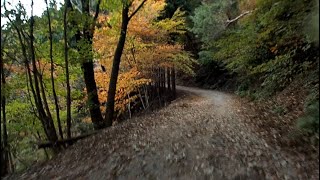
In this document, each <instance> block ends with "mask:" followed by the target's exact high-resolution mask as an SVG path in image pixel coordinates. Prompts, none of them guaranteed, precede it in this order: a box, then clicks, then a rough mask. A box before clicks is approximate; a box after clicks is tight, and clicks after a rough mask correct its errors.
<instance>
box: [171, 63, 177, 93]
mask: <svg viewBox="0 0 320 180" xmlns="http://www.w3.org/2000/svg"><path fill="white" fill-rule="evenodd" d="M171 83H172V96H173V99H176V97H177V92H176V71H175V67H172V69H171Z"/></svg>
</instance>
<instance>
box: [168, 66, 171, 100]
mask: <svg viewBox="0 0 320 180" xmlns="http://www.w3.org/2000/svg"><path fill="white" fill-rule="evenodd" d="M170 79H171V78H170V68H167V84H168V92H169V94H170V93H171V82H170Z"/></svg>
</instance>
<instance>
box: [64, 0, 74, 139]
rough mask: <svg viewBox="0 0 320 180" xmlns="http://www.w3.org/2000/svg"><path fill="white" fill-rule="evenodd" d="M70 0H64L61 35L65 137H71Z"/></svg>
mask: <svg viewBox="0 0 320 180" xmlns="http://www.w3.org/2000/svg"><path fill="white" fill-rule="evenodd" d="M70 6H71V2H70V0H66V1H65V9H64V13H63V36H64V62H65V66H66V84H67V120H66V121H67V138H68V139H70V138H71V88H70V75H69V60H68V35H67V28H68V27H67V14H68V9H69V8H70V9H71V8H72V6H71V7H70Z"/></svg>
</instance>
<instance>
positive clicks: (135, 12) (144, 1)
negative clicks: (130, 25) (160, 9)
mask: <svg viewBox="0 0 320 180" xmlns="http://www.w3.org/2000/svg"><path fill="white" fill-rule="evenodd" d="M146 2H147V0H143V1H142V3H141V4H140V5H139V6H138V7H137V9H136V10H135V11H134V12H133V13H132V14H131V15H130V16H129V21H130V19H131V18H132V17H133V16H134V15H136V14H137V12H138V11H139V10H140V9H141V8H142V6H143V5H144V3H146Z"/></svg>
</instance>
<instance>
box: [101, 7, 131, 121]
mask: <svg viewBox="0 0 320 180" xmlns="http://www.w3.org/2000/svg"><path fill="white" fill-rule="evenodd" d="M123 6H124V7H123V9H122V25H121V32H120V38H119V42H118V45H117V48H116V51H115V54H114V59H113V64H112V70H111V77H110V83H109V91H108V99H107V110H106V125H107V127H108V126H112V121H113V116H114V104H115V96H116V90H117V81H118V75H119V67H120V61H121V56H122V52H123V49H124V46H125V42H126V36H127V29H128V24H129V15H128V13H129V7H128V6H127V5H123Z"/></svg>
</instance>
